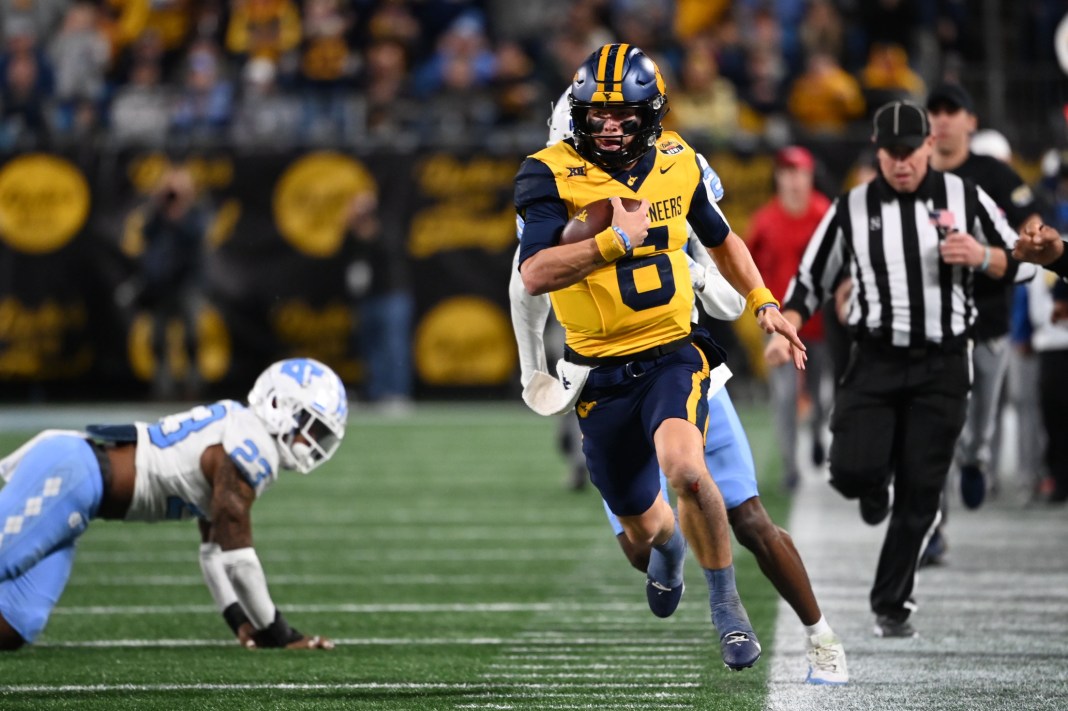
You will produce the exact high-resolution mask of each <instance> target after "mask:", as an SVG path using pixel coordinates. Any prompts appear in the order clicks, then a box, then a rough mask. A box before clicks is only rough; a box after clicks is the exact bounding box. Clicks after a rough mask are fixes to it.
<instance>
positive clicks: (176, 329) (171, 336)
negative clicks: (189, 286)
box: [126, 304, 233, 383]
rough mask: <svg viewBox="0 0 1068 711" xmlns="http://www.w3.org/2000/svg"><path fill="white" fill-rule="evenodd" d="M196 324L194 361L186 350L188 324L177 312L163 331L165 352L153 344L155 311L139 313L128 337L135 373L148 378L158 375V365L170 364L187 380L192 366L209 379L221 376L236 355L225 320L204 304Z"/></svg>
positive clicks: (175, 375) (172, 370) (173, 373)
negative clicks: (154, 347)
mask: <svg viewBox="0 0 1068 711" xmlns="http://www.w3.org/2000/svg"><path fill="white" fill-rule="evenodd" d="M194 327H195V328H196V335H195V338H194V339H193V340H194V343H195V344H196V345H195V349H196V352H195V353H194V354H193V358H194V359H195V362H192V363H191V362H189V356H188V355H187V354H186V352H185V341H186V334H185V325H184V324H183V323H182V319H181V318H180V317H178V316H175V317H174V318H172V319H171V320H170V321H169V322H168V323H167V324H166V327H165V329H164V334H163V336H164V343H163V348H165V349H166V352H165V353H155V352H153V345H152V315H151V314H149V313H148V312H141V313H139V314H137V316H136V318H134V320H133V323H131V324H130V331H129V333H128V334H127V339H126V351H127V356H128V357H129V359H130V369H131V370H133V373H134V375H135V376H137V377H138V378H139V379H141V380H144V381H146V382H148V381H151V380H152V379H153V378H154V377H155V375H156V371H157V370H158V369H160V368H167V369H169V370H170V374H171V377H173V378H175V379H177V380H186V379H188V378H189V371H190V369H196V371H197V372H198V373H199V375H200V378H201V379H202V380H204V381H206V382H209V383H215V382H218V381H220V380H222V379H223V377H224V376H225V375H226V374H227V372H229V370H230V365H231V360H232V355H233V344H232V343H231V341H230V331H229V330H228V329H227V327H226V320H225V319H224V318H223V316H222V314H221V313H219V312H218V311H216V310H215V308H214V307H213V306H211V304H204V305H202V306H201V308H199V309H198V310H197V314H196V324H195V325H194ZM160 356H164V357H163V358H160Z"/></svg>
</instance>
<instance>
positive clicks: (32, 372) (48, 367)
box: [0, 148, 772, 401]
mask: <svg viewBox="0 0 1068 711" xmlns="http://www.w3.org/2000/svg"><path fill="white" fill-rule="evenodd" d="M79 155H83V154H79ZM85 155H89V154H85ZM706 155H707V157H708V158H709V161H710V163H711V164H712V166H713V167H714V168H715V169H716V170H717V171H718V172H719V174H720V176H721V178H722V179H723V182H724V185H725V187H726V198H725V200H724V202H723V203H722V206H723V208H724V211H725V212H726V214H727V216H728V219H729V220H730V221H731V224H732V227H734V229H735V231H736V232H738V233H739V234H744V231H745V227H746V224H747V220H748V215H749V214H750V213H751V212H752V211H753V210H754V209H755V207H756V206H757V205H759V204H761V203H762V202H763V201H764V200H766V199H767V198H768V197H769V196H770V195H771V191H772V162H771V159H770V156H769V155H768V154H767V153H759V152H758V153H755V154H751V155H744V156H743V155H737V154H733V153H730V152H712V151H710V152H707V153H706ZM522 160H523V156H522V155H518V154H511V153H508V154H495V153H492V152H489V151H474V152H471V151H466V152H459V151H448V150H433V149H425V148H424V149H422V150H419V151H403V152H402V151H394V152H391V151H376V152H371V153H366V154H364V153H351V152H344V151H339V150H309V151H299V152H292V151H284V152H283V151H257V152H236V151H234V150H230V149H218V150H193V151H186V152H183V153H167V152H164V151H159V150H133V149H130V150H124V151H120V152H117V153H106V152H105V153H100V154H92V155H91V156H90V157H89V158H87V159H84V160H75V159H73V158H71V157H68V156H63V155H59V154H47V153H27V154H22V155H16V156H9V157H6V158H3V159H0V399H4V400H9V401H24V400H25V399H26V398H28V397H33V398H38V399H64V398H66V399H77V398H83V399H84V398H105V399H125V398H139V397H146V396H162V395H161V393H166V394H167V395H168V396H169V397H190V398H202V397H215V396H226V397H232V396H234V395H235V394H240V393H243V392H244V390H245V389H246V388H248V387H249V386H250V384H251V383H252V381H253V380H254V378H255V377H256V375H258V373H259V372H260V370H262V368H263V367H265V366H266V365H267V364H268V363H270V362H272V361H273V360H276V359H279V358H284V357H288V356H292V355H298V354H299V355H306V356H311V357H315V358H318V359H320V360H322V361H324V362H326V363H328V364H330V365H331V366H332V367H334V368H335V369H336V370H337V371H338V373H339V374H340V375H341V376H342V378H343V379H344V380H345V381H346V383H348V384H350V389H351V391H352V392H353V394H354V395H356V396H360V395H361V394H362V393H363V391H364V388H365V385H366V381H367V379H368V378H369V377H370V374H369V373H368V368H367V365H366V363H367V358H366V354H367V352H368V350H369V349H373V348H376V347H378V346H379V345H380V344H379V343H377V342H370V343H367V342H360V340H359V339H358V338H357V337H356V335H355V334H356V333H357V332H358V330H359V325H360V323H361V319H362V317H363V315H364V314H363V309H362V306H361V305H362V303H363V302H362V299H361V297H360V296H359V295H358V294H359V292H360V290H359V288H357V285H358V284H363V285H364V286H366V284H367V283H368V279H370V280H371V282H372V283H376V284H381V283H382V282H381V281H378V280H376V279H374V278H373V277H372V276H369V275H367V274H365V273H363V271H365V268H366V265H365V264H361V265H358V264H356V262H357V261H358V255H359V253H360V250H361V249H362V248H363V247H365V246H366V245H359V244H357V240H356V237H355V236H354V235H355V232H357V231H360V230H354V229H352V225H353V224H355V223H354V222H353V219H354V218H352V215H353V214H354V213H353V206H354V202H356V201H358V200H359V199H360V198H361V196H373V198H374V201H373V202H374V204H375V206H376V207H375V209H374V211H373V212H372V213H368V214H363V213H361V215H360V216H359V217H358V218H356V219H358V220H372V221H374V223H375V224H376V228H377V234H378V237H377V239H378V240H379V242H380V245H379V252H380V256H381V259H380V261H379V262H373V261H372V262H371V263H372V264H374V265H375V266H374V268H375V269H378V270H380V271H383V272H388V277H389V278H388V279H387V280H385V281H386V282H388V284H389V286H390V288H399V289H403V290H405V291H406V293H408V294H409V295H410V297H411V299H412V302H413V305H414V309H413V314H412V322H411V323H410V324H397V326H398V328H400V329H402V330H403V333H402V334H401V335H402V336H403V337H404V338H405V339H407V341H408V344H409V350H410V353H411V368H412V374H413V382H414V393H413V395H415V396H416V397H419V398H464V399H473V398H511V397H518V391H519V389H518V375H517V368H518V365H517V358H516V353H515V343H514V339H513V336H512V330H511V325H510V316H509V308H508V279H509V276H510V274H509V270H510V269H511V257H512V254H513V252H514V248H515V244H516V242H515V239H516V238H515V214H514V209H513V203H512V193H513V179H514V177H515V173H516V171H517V170H518V167H519V165H520V163H521V162H522ZM176 176H177V177H176ZM183 180H184V181H187V182H188V184H190V185H191V186H192V188H193V192H195V194H196V199H195V200H193V201H192V202H191V204H190V205H186V206H185V209H186V213H188V214H186V213H182V215H183V217H182V218H181V220H183V221H186V222H188V226H189V227H188V230H189V231H192V232H193V233H195V234H198V235H199V238H198V239H195V240H193V241H192V246H190V243H189V241H188V240H186V241H183V239H184V237H183V235H184V234H187V233H188V232H183V230H182V229H171V228H161V227H160V220H161V219H162V217H161V215H163V214H164V213H166V212H167V210H170V209H172V208H174V202H173V201H172V197H173V195H172V194H173V193H176V192H177V193H181V192H182V191H181V190H179V189H178V187H180V186H181V185H183V184H184V183H183V182H182V181H183ZM172 183H173V185H172ZM175 186H178V187H175ZM179 212H181V211H179ZM359 224H361V225H362V226H366V223H363V222H361V223H359ZM193 225H196V226H197V227H195V228H194V227H193ZM160 235H163V236H162V237H161V236H160ZM168 240H169V242H168ZM161 245H163V246H161ZM168 250H169V251H168ZM161 255H162V256H161ZM177 263H182V264H186V265H188V268H189V269H190V270H192V271H193V272H195V273H196V277H195V278H193V279H189V278H185V279H184V280H182V279H179V277H178V276H175V275H174V274H173V272H175V269H171V268H170V267H173V266H174V265H175V264H177ZM161 274H162V275H164V276H160V275H161ZM379 276H381V274H380V275H379ZM167 279H174V280H175V281H167ZM161 384H164V385H167V384H169V385H170V389H169V390H167V389H164V390H161V389H160V386H161Z"/></svg>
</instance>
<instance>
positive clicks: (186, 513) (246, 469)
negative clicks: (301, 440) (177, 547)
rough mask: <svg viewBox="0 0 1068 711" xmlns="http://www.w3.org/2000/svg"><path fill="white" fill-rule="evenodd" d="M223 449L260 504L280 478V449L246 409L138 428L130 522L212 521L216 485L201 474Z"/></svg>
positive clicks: (231, 405) (220, 409)
mask: <svg viewBox="0 0 1068 711" xmlns="http://www.w3.org/2000/svg"><path fill="white" fill-rule="evenodd" d="M215 444H221V445H222V446H223V449H225V450H226V453H227V454H228V455H229V456H230V459H232V460H233V462H234V464H235V465H236V466H237V471H238V472H239V473H240V474H241V475H242V476H244V478H245V480H246V481H247V482H248V483H249V485H251V486H252V488H253V489H255V491H256V496H257V498H258V497H259V496H260V495H261V494H262V493H263V492H264V491H266V490H267V487H269V486H270V485H271V484H272V483H274V481H275V479H277V478H278V448H277V446H276V445H275V442H274V438H273V437H271V435H269V434H268V433H267V430H266V429H265V428H264V426H263V423H262V422H260V420H259V418H258V417H256V416H255V415H254V414H252V412H251V411H250V410H249V409H247V408H246V407H245V406H244V405H242V404H241V403H239V402H235V401H233V400H220V401H219V402H216V403H214V404H212V405H200V406H198V407H194V408H193V409H192V410H188V411H186V412H180V413H178V414H175V415H168V416H167V417H164V418H163V419H162V420H160V421H159V422H156V423H153V424H148V423H144V422H138V423H137V455H136V466H137V477H136V481H135V484H134V495H133V501H131V502H130V510H129V511H128V512H127V513H126V520H128V521H162V520H165V519H184V518H191V517H194V516H195V517H197V518H203V519H205V520H209V521H210V520H211V485H210V484H209V482H208V480H207V478H206V477H205V476H204V473H203V472H202V471H201V470H200V457H201V455H202V454H204V450H205V449H207V448H208V447H210V446H212V445H215Z"/></svg>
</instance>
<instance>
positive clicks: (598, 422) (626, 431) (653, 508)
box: [577, 372, 685, 592]
mask: <svg viewBox="0 0 1068 711" xmlns="http://www.w3.org/2000/svg"><path fill="white" fill-rule="evenodd" d="M601 375H602V373H597V372H595V373H591V381H588V382H587V386H586V388H585V389H584V390H583V398H586V397H589V398H590V400H588V401H583V402H580V403H579V406H578V408H577V409H578V411H579V413H583V414H581V415H580V417H579V418H578V419H579V425H580V428H581V431H582V449H583V452H584V453H585V455H586V463H587V465H588V467H589V471H590V479H591V481H592V482H593V484H594V486H596V487H597V490H598V491H599V492H600V494H601V498H602V499H603V500H604V506H605V511H606V512H607V514H608V516H609V520H610V522H611V523H612V527H613V530H614V531H615V533H616V534H617V536H619V535H620V534H624V538H625V539H626V544H627V546H628V548H631V549H633V550H634V551H635V552H637V553H640V554H641V555H642V556H643V557H648V552H649V550H650V549H651V548H652V547H654V546H655V547H660V548H665V547H669V546H670V545H671V544H672V541H675V540H676V539H677V538H681V537H680V536H676V535H675V530H676V528H677V525H676V522H675V516H674V512H673V511H672V510H671V506H670V504H669V503H668V501H667V499H666V497H664V496H663V495H662V493H661V491H662V487H661V486H660V478H659V475H658V472H657V464H656V457H655V453H654V451H653V448H652V446H651V445H650V443H649V441H648V439H647V437H648V435H647V433H646V432H645V427H644V423H643V422H642V421H641V420H640V419H639V418H636V417H635V416H634V415H635V409H636V408H635V403H636V402H638V401H640V399H641V397H642V390H643V388H642V387H641V386H640V384H636V383H632V385H634V387H631V388H623V389H605V390H599V389H598V387H597V385H598V379H599V377H600V376H601ZM616 375H618V373H616ZM612 380H614V378H612ZM684 556H685V549H684V548H682V549H681V550H680V551H679V552H678V554H677V558H678V559H679V566H680V568H681V562H682V560H683V559H684ZM680 582H681V581H680ZM680 592H681V591H680Z"/></svg>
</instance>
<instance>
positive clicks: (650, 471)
mask: <svg viewBox="0 0 1068 711" xmlns="http://www.w3.org/2000/svg"><path fill="white" fill-rule="evenodd" d="M666 112H667V96H666V93H665V88H664V82H663V78H662V77H661V75H660V71H659V70H658V69H657V67H656V64H655V63H654V62H653V61H652V60H651V59H649V57H647V56H646V55H645V54H644V53H643V52H642V51H641V50H640V49H638V48H637V47H633V46H630V45H626V44H611V45H605V46H604V47H602V48H600V49H599V50H597V51H596V52H594V53H593V54H592V55H590V57H589V58H588V59H587V60H586V61H585V62H584V63H583V65H582V66H581V67H579V69H578V71H577V72H576V74H575V79H574V81H573V83H572V90H571V115H572V123H573V130H574V138H573V139H571V140H569V141H565V142H561V143H557V144H555V145H553V146H551V147H548V148H546V149H544V150H542V151H540V152H538V153H536V154H534V155H532V156H530V157H528V158H527V160H526V161H525V162H524V163H523V166H522V167H521V168H520V170H519V173H518V175H517V176H516V189H515V202H516V209H517V211H518V213H519V215H520V217H521V218H522V219H523V221H524V229H523V237H522V241H521V244H520V254H519V270H520V274H521V275H522V278H523V284H524V286H525V288H526V289H527V291H528V292H529V293H531V294H543V293H549V294H550V297H551V299H552V302H553V307H554V310H555V311H556V314H557V316H558V317H559V319H560V321H561V323H562V324H563V326H564V328H565V330H566V333H567V336H566V347H565V360H568V361H570V362H572V363H578V364H582V365H587V366H591V367H592V370H591V371H590V372H589V375H588V377H587V380H586V382H585V385H584V387H583V389H582V391H581V395H580V397H579V401H578V403H577V405H576V408H575V409H576V412H577V413H578V416H579V418H580V426H581V429H582V433H583V451H584V453H585V455H586V460H587V464H588V467H589V470H590V478H591V480H592V481H593V483H594V485H596V486H597V488H598V490H599V491H600V493H601V496H602V497H603V498H604V500H605V501H606V502H607V504H608V506H609V508H610V509H611V510H612V512H613V513H614V514H615V515H616V516H617V517H618V518H619V520H620V523H621V525H622V527H623V529H624V531H625V533H626V534H627V537H628V538H629V539H630V540H631V541H633V542H635V543H637V544H641V545H652V548H653V554H652V557H651V560H650V565H649V579H648V581H647V584H646V592H647V596H648V600H649V605H650V607H651V608H652V609H653V612H654V613H656V614H659V615H662V616H666V615H668V614H671V612H672V611H674V609H675V607H676V606H677V605H678V603H679V600H680V598H681V596H682V590H683V585H682V562H683V559H684V556H685V549H686V545H687V543H688V544H689V546H690V547H691V548H693V550H694V554H695V557H696V558H697V560H698V562H699V564H700V565H701V567H702V568H703V569H704V571H705V577H706V578H707V580H708V585H709V596H710V604H711V609H712V621H713V624H714V625H715V626H716V630H717V631H718V633H719V636H720V647H721V652H722V654H723V661H724V664H726V666H727V667H729V668H731V669H735V670H739V669H744V668H747V667H750V666H752V665H753V664H754V663H755V662H756V661H757V659H758V658H759V657H760V644H759V642H758V641H757V639H756V635H755V634H754V633H753V630H752V626H751V625H750V623H749V619H748V616H747V614H746V612H745V608H744V607H743V605H742V603H741V600H740V599H739V597H738V593H737V589H736V587H735V582H734V568H733V565H732V559H731V548H730V538H729V533H728V526H727V517H726V512H725V509H724V505H723V499H722V497H721V495H720V493H719V490H718V489H717V488H716V486H715V484H714V483H713V482H712V480H711V478H710V477H709V475H708V470H707V468H706V464H705V460H704V439H705V427H706V425H707V420H708V404H707V400H706V395H707V389H708V382H709V381H708V376H709V372H710V369H711V368H712V367H715V366H716V365H718V364H719V363H720V362H722V351H721V350H720V349H719V348H718V346H716V344H715V343H713V342H712V341H711V339H710V338H709V337H708V335H707V333H705V332H703V331H702V330H701V329H696V328H695V327H693V326H692V324H691V323H690V312H691V308H692V305H693V287H692V286H691V282H690V276H689V268H688V265H687V261H686V257H685V254H684V252H683V248H684V246H685V244H686V241H687V231H686V224H687V221H688V222H689V223H690V225H691V226H692V227H693V229H694V231H695V232H696V233H697V235H698V237H699V238H700V239H701V242H702V243H703V244H704V245H705V246H706V247H708V248H709V249H710V253H711V254H712V257H713V259H715V261H716V263H717V265H718V266H719V268H720V271H721V272H722V273H723V275H724V277H726V279H727V280H728V281H729V282H730V283H731V285H732V286H733V287H734V288H735V289H736V290H737V291H738V292H739V293H740V294H746V295H747V306H748V308H749V310H750V311H751V312H752V313H753V314H754V316H755V317H756V318H757V320H758V322H759V323H760V326H761V327H762V328H763V329H764V330H765V331H766V332H768V333H776V332H777V333H781V334H782V335H784V336H785V337H786V338H787V339H788V340H789V341H790V342H791V343H792V344H793V346H794V362H795V365H796V366H797V367H798V368H802V367H803V366H804V358H805V356H804V345H802V343H801V342H800V340H798V338H797V334H796V331H795V330H794V329H793V327H792V326H790V324H789V323H787V322H786V321H785V319H783V318H782V316H781V315H780V314H779V311H778V303H777V302H776V301H775V300H774V298H773V297H772V295H771V292H770V291H768V290H767V289H766V288H765V287H764V285H763V281H762V279H761V278H760V273H759V272H758V271H757V269H756V266H755V265H754V264H753V260H752V258H751V257H750V255H749V252H748V250H747V248H746V247H745V243H744V242H742V240H741V238H739V237H738V235H736V234H735V233H734V232H732V231H731V229H730V227H729V225H728V224H727V221H726V219H725V218H724V217H723V214H722V213H721V212H720V211H719V209H718V207H717V206H716V202H715V199H714V198H713V197H712V194H711V192H712V186H711V185H709V184H706V181H705V179H704V178H705V177H706V176H705V175H704V170H703V167H702V164H701V161H699V160H698V158H697V154H696V153H695V152H694V151H693V149H691V148H690V147H689V146H688V145H687V144H686V143H685V141H683V139H682V138H681V137H679V136H678V135H676V134H674V133H667V134H664V133H663V129H662V127H661V119H662V118H663V116H664V114H665V113H666ZM654 148H655V150H654ZM708 173H709V174H711V171H708ZM621 196H622V197H630V198H635V199H638V200H641V201H642V203H641V206H640V208H639V209H638V210H637V211H635V212H628V211H626V210H625V209H623V207H622V204H621V202H620V201H619V199H618V198H619V197H621ZM605 197H609V198H612V205H613V207H614V213H613V219H612V226H611V227H609V228H607V229H605V230H604V231H602V232H601V233H599V234H598V235H596V236H595V237H594V239H592V240H588V241H584V242H578V243H575V244H568V245H561V244H559V236H560V233H561V231H562V230H563V227H564V225H565V224H566V223H567V221H568V219H570V218H571V217H572V216H573V215H575V214H576V213H577V212H578V211H579V210H580V209H581V208H582V207H583V206H584V205H586V204H587V203H590V202H593V201H594V200H598V199H601V198H605ZM658 464H659V467H658ZM658 469H663V471H664V473H665V475H666V476H667V479H668V482H669V483H670V485H671V487H672V488H673V489H674V491H675V493H676V495H677V498H678V505H679V521H676V520H675V517H674V513H673V512H672V510H671V506H670V505H669V504H668V503H667V502H666V501H664V500H663V498H662V497H661V496H660V484H659V471H658ZM680 524H681V525H680Z"/></svg>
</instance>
